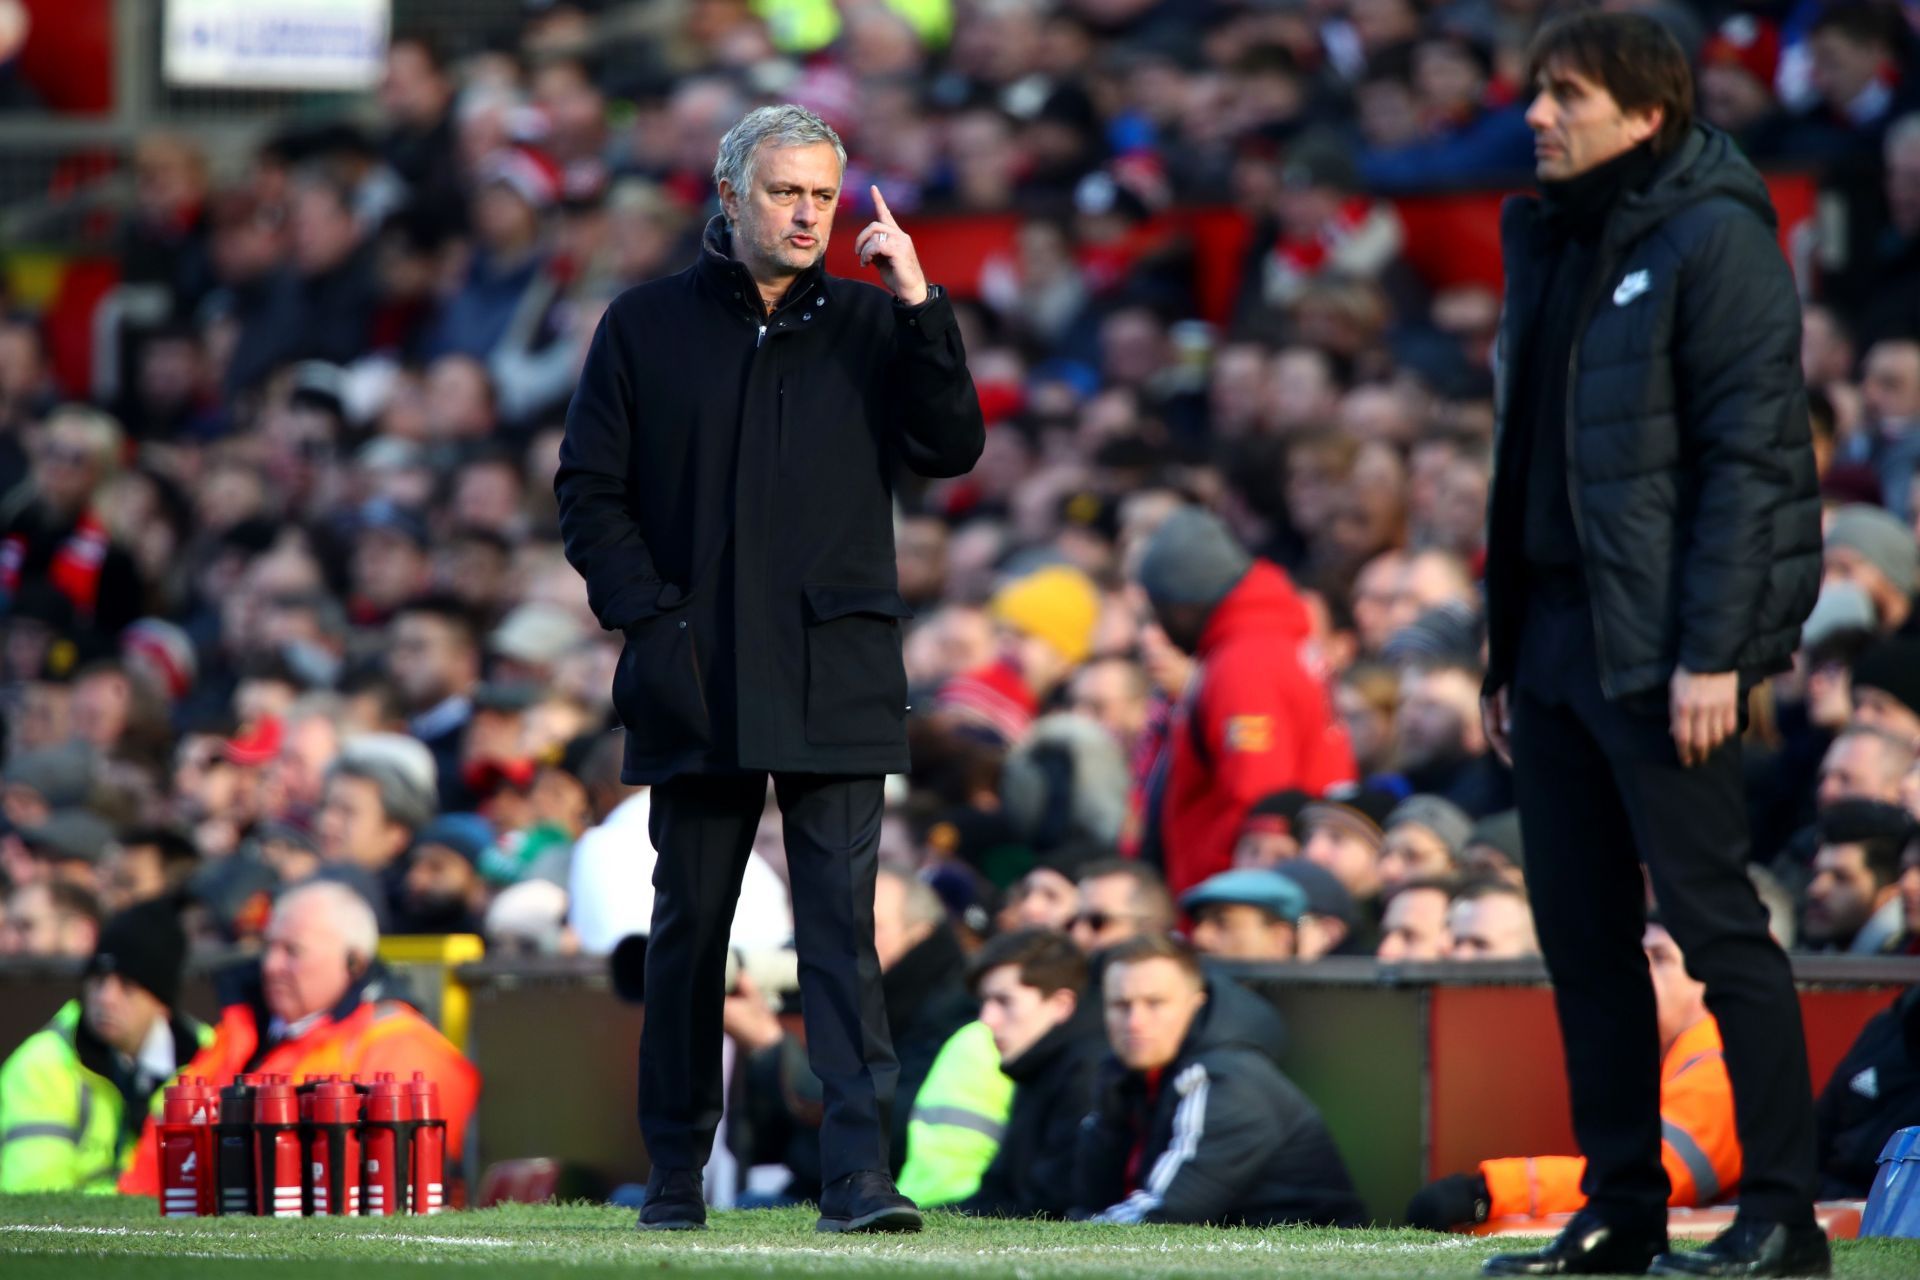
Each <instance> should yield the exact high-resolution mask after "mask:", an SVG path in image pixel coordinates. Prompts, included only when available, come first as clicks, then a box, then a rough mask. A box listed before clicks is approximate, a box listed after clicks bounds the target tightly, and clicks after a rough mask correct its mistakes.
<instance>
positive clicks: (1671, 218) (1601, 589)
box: [1486, 125, 1820, 698]
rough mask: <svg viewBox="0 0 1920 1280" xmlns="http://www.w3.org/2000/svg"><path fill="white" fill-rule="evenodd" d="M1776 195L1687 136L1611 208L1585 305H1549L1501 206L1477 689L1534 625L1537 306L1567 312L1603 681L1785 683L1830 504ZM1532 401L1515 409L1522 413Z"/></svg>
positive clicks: (1540, 251)
mask: <svg viewBox="0 0 1920 1280" xmlns="http://www.w3.org/2000/svg"><path fill="white" fill-rule="evenodd" d="M1774 226H1775V216H1774V212H1773V207H1772V205H1771V204H1770V203H1769V201H1768V197H1767V189H1766V186H1765V184H1764V183H1763V182H1762V181H1761V179H1760V175H1759V174H1758V173H1756V172H1755V171H1754V169H1753V166H1752V165H1750V164H1749V163H1748V162H1747V161H1746V159H1745V158H1744V157H1743V156H1741V154H1740V152H1739V150H1738V149H1737V148H1736V147H1735V146H1734V144H1733V143H1732V142H1731V141H1730V140H1729V139H1728V138H1727V136H1726V135H1725V134H1723V133H1720V132H1718V131H1717V130H1714V129H1711V128H1709V127H1707V126H1705V125H1696V126H1695V128H1694V131H1693V133H1692V135H1691V136H1689V137H1688V138H1687V140H1686V141H1685V142H1683V143H1682V144H1681V146H1680V148H1679V149H1678V150H1677V151H1676V152H1675V153H1674V155H1673V156H1672V157H1670V158H1669V159H1668V160H1667V161H1666V162H1665V163H1664V164H1663V165H1662V166H1661V169H1660V172H1659V173H1658V175H1657V176H1656V177H1655V178H1654V180H1653V181H1652V183H1650V184H1649V185H1648V186H1647V188H1646V189H1645V190H1643V191H1638V192H1629V193H1626V194H1624V195H1622V196H1621V198H1620V199H1619V200H1618V201H1617V202H1616V204H1615V206H1614V208H1613V212H1612V214H1611V215H1610V216H1609V218H1608V221H1607V225H1606V229H1605V231H1604V233H1603V235H1602V237H1601V241H1600V246H1599V251H1598V254H1597V255H1596V262H1597V265H1596V270H1595V272H1594V274H1593V276H1592V277H1591V278H1590V279H1589V281H1588V282H1587V285H1586V287H1585V288H1584V289H1583V290H1582V291H1581V294H1580V296H1579V297H1577V298H1552V299H1548V298H1543V297H1542V296H1541V293H1542V291H1543V289H1544V284H1545V280H1546V278H1547V276H1548V275H1549V273H1550V270H1551V266H1552V263H1551V259H1550V257H1549V249H1548V246H1547V237H1546V235H1545V232H1544V228H1543V227H1542V225H1541V220H1540V205H1539V202H1538V201H1537V200H1535V199H1533V198H1531V197H1515V198H1513V199H1511V200H1509V201H1508V202H1507V204H1506V206H1505V207H1504V208H1503V209H1502V211H1501V218H1500V235H1501V244H1502V251H1503V254H1504V257H1505V261H1506V268H1507V298H1506V308H1505V312H1504V315H1503V317H1502V320H1501V333H1500V340H1499V350H1500V352H1501V357H1502V358H1501V364H1502V365H1503V366H1504V367H1502V368H1500V370H1499V376H1498V378H1497V380H1496V387H1497V392H1496V395H1497V398H1498V400H1499V406H1498V414H1497V417H1498V419H1499V427H1498V435H1497V440H1498V443H1497V444H1496V448H1495V456H1496V462H1495V470H1494V479H1493V492H1492V498H1491V521H1490V528H1489V533H1488V540H1487V576H1486V581H1487V611H1488V620H1489V646H1490V661H1489V673H1488V680H1487V685H1488V688H1489V689H1497V688H1499V687H1501V686H1502V685H1504V684H1506V683H1507V682H1508V681H1510V680H1511V679H1512V677H1513V672H1514V664H1515V658H1516V648H1517V643H1518V638H1519V632H1520V626H1521V621H1522V618H1523V611H1524V607H1525V606H1524V600H1523V596H1524V592H1525V583H1524V581H1523V579H1524V574H1525V566H1524V563H1523V561H1522V552H1521V545H1522V544H1521V527H1522V520H1523V517H1524V507H1525V495H1524V493H1523V492H1522V489H1521V486H1522V485H1523V484H1524V483H1525V469H1524V466H1517V465H1514V463H1515V462H1516V461H1517V450H1516V449H1515V447H1514V445H1515V440H1514V432H1513V431H1512V430H1510V429H1509V428H1510V427H1515V426H1516V425H1517V427H1518V429H1521V430H1525V429H1527V428H1529V427H1530V426H1531V424H1530V423H1524V422H1521V423H1517V424H1516V423H1515V422H1513V421H1510V419H1511V418H1512V417H1513V414H1514V411H1515V408H1516V406H1515V404H1514V400H1513V397H1512V390H1513V386H1514V382H1515V369H1514V368H1513V364H1512V361H1513V359H1514V358H1515V353H1518V354H1519V355H1520V356H1522V357H1523V356H1524V353H1525V352H1526V341H1525V335H1526V334H1528V333H1529V332H1531V331H1532V330H1533V328H1534V325H1535V320H1536V317H1537V315H1538V313H1539V310H1540V308H1542V307H1543V306H1568V305H1572V306H1576V307H1578V308H1579V310H1578V312H1577V318H1576V320H1575V326H1574V333H1575V335H1576V339H1575V344H1574V353H1573V356H1572V360H1571V367H1570V368H1569V370H1568V377H1567V413H1566V431H1567V450H1566V451H1567V459H1568V465H1567V484H1568V487H1569V496H1570V498H1571V500H1572V504H1573V515H1574V525H1575V528H1576V530H1577V533H1578V536H1579V540H1580V551H1581V562H1582V567H1583V569H1584V572H1585V578H1586V587H1587V593H1588V599H1589V602H1590V605H1591V611H1592V615H1593V625H1594V633H1595V644H1596V648H1597V651H1598V653H1599V658H1600V683H1601V687H1602V688H1603V689H1604V690H1605V691H1606V693H1607V695H1608V696H1609V697H1612V698H1619V697H1624V696H1626V695H1629V694H1633V693H1638V692H1642V691H1645V690H1650V689H1654V688H1657V687H1662V686H1664V685H1665V684H1666V683H1667V681H1668V680H1669V679H1670V678H1671V676H1672V674H1673V670H1674V667H1675V665H1676V664H1681V665H1684V666H1685V667H1686V668H1687V669H1688V670H1689V671H1694V672H1700V673H1709V672H1725V671H1739V672H1741V673H1742V674H1743V675H1745V676H1747V677H1749V678H1758V677H1761V676H1765V675H1769V674H1772V673H1773V672H1776V671H1780V670H1784V669H1785V668H1786V667H1787V665H1788V663H1789V661H1790V659H1791V656H1792V654H1793V651H1794V649H1795V647H1796V646H1797V645H1798V643H1799V636H1800V624H1801V622H1802V621H1803V620H1804V619H1805V618H1806V616H1807V613H1808V611H1809V610H1810V609H1811V608H1812V607H1813V600H1814V596H1815V595H1816V594H1817V593H1818V591H1819V586H1820V501H1819V491H1818V486H1817V481H1816V478H1815V475H1814V464H1813V452H1812V447H1811V443H1810V441H1811V437H1810V435H1809V431H1808V425H1807V401H1806V393H1805V389H1804V387H1803V385H1802V382H1801V376H1800V307H1799V302H1798V299H1797V297H1796V295H1795V292H1794V285H1793V278H1792V276H1791V274H1790V273H1789V271H1788V269H1787V265H1786V263H1785V262H1784V261H1783V260H1782V258H1781V256H1780V250H1779V247H1778V243H1777V241H1776V239H1775V232H1774ZM1525 411H1526V406H1524V405H1520V406H1518V412H1521V413H1524V412H1525Z"/></svg>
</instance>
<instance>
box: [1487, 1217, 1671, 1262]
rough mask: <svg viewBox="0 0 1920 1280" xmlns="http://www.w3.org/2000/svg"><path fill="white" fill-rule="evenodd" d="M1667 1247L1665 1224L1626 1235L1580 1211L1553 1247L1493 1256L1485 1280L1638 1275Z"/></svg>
mask: <svg viewBox="0 0 1920 1280" xmlns="http://www.w3.org/2000/svg"><path fill="white" fill-rule="evenodd" d="M1666 1247H1667V1233H1666V1230H1665V1224H1664V1223H1663V1224H1662V1225H1661V1227H1659V1228H1654V1229H1651V1230H1649V1229H1647V1228H1642V1229H1640V1230H1638V1231H1629V1230H1627V1229H1625V1228H1623V1227H1616V1226H1614V1225H1613V1224H1612V1223H1610V1222H1608V1221H1607V1220H1606V1219H1605V1218H1603V1217H1601V1216H1600V1215H1599V1214H1597V1213H1591V1212H1587V1211H1585V1210H1582V1211H1581V1212H1579V1213H1577V1214H1575V1215H1574V1217H1573V1221H1572V1222H1569V1223H1568V1224H1567V1225H1566V1227H1565V1229H1563V1230H1562V1231H1561V1232H1560V1234H1559V1235H1558V1236H1556V1237H1554V1241H1553V1243H1552V1244H1550V1245H1548V1246H1547V1247H1546V1248H1544V1249H1541V1250H1538V1251H1536V1252H1534V1253H1496V1254H1494V1255H1493V1256H1492V1257H1491V1258H1488V1259H1487V1260H1486V1261H1485V1262H1483V1263H1481V1264H1480V1274H1481V1275H1485V1276H1638V1275H1645V1274H1646V1270H1647V1264H1648V1263H1649V1262H1652V1261H1653V1259H1654V1258H1655V1257H1656V1256H1657V1255H1659V1254H1660V1253H1662V1252H1664V1251H1665V1250H1666Z"/></svg>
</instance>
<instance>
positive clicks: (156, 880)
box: [100, 827, 200, 912]
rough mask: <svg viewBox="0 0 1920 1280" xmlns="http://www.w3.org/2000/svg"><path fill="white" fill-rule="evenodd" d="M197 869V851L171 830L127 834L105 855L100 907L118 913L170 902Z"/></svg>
mask: <svg viewBox="0 0 1920 1280" xmlns="http://www.w3.org/2000/svg"><path fill="white" fill-rule="evenodd" d="M199 865H200V851H199V850H198V849H195V848H194V847H193V842H192V841H190V840H189V839H187V837H186V836H185V835H184V834H182V833H181V832H180V831H178V830H176V829H174V828H172V827H140V828H135V829H133V830H130V831H127V832H125V833H124V834H123V835H121V837H120V839H119V840H118V841H116V842H115V843H114V844H113V845H112V846H111V847H110V848H109V849H108V850H107V851H106V857H105V863H104V865H103V866H102V868H101V871H100V900H101V905H102V906H103V907H104V908H105V909H106V910H108V911H110V912H121V911H126V910H128V909H129V908H132V907H135V906H138V905H140V904H141V903H143V902H154V901H172V900H173V899H174V898H175V897H176V895H178V894H179V893H180V891H181V890H182V889H184V888H185V887H186V884H187V881H188V880H189V879H190V878H191V877H192V875H193V873H194V871H195V870H196V869H198V867H199Z"/></svg>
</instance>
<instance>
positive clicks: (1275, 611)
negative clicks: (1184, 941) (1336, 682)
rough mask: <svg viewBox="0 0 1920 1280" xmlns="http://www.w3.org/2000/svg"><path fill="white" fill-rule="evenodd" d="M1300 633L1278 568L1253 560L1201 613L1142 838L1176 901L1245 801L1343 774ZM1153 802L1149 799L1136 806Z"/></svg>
mask: <svg viewBox="0 0 1920 1280" xmlns="http://www.w3.org/2000/svg"><path fill="white" fill-rule="evenodd" d="M1310 632H1311V627H1310V623H1309V621H1308V617H1307V609H1306V606H1305V605H1304V604H1303V603H1301V600H1300V597H1299V596H1298V595H1296V594H1295V593H1294V590H1293V585H1292V584H1291V583H1290V582H1288V581H1287V576H1286V574H1284V573H1282V572H1281V571H1280V570H1279V569H1278V568H1276V567H1275V566H1274V565H1272V564H1269V563H1267V562H1266V561H1264V560H1257V561H1255V562H1254V564H1253V567H1252V568H1251V569H1249V570H1247V574H1246V576H1245V577H1244V578H1242V579H1241V580H1240V582H1239V585H1237V586H1236V587H1234V589H1233V590H1232V591H1231V592H1230V593H1228V595H1227V598H1226V599H1224V600H1222V601H1221V602H1220V604H1219V607H1217V608H1216V609H1215V610H1214V612H1213V616H1212V617H1211V618H1210V619H1208V621H1207V628H1206V630H1205V632H1203V633H1202V635H1201V637H1200V645H1199V648H1198V649H1197V650H1196V652H1195V655H1194V656H1195V657H1196V658H1197V659H1198V664H1199V665H1198V667H1197V669H1196V670H1195V672H1194V677H1193V679H1194V684H1193V686H1192V687H1189V688H1188V690H1187V696H1186V697H1185V698H1184V699H1183V700H1182V702H1181V705H1180V708H1179V709H1178V711H1176V713H1175V714H1174V717H1173V723H1172V724H1171V725H1170V726H1169V728H1168V732H1167V746H1166V752H1167V755H1168V758H1167V759H1166V760H1165V761H1164V764H1165V769H1164V777H1165V781H1164V783H1162V784H1161V785H1162V786H1163V787H1164V790H1163V791H1162V793H1161V795H1160V798H1159V803H1158V806H1157V807H1158V815H1159V831H1158V835H1159V840H1158V841H1157V842H1152V841H1149V842H1148V843H1149V844H1154V843H1157V846H1158V848H1159V849H1160V851H1161V856H1162V858H1163V859H1164V862H1165V870H1166V876H1167V887H1168V888H1169V889H1171V890H1172V891H1173V894H1174V896H1175V897H1176V898H1177V897H1179V895H1180V894H1182V893H1184V892H1186V891H1187V890H1188V889H1191V888H1192V887H1193V886H1194V885H1196V884H1199V883H1200V882H1201V881H1202V880H1205V879H1206V878H1207V877H1208V876H1211V875H1216V874H1218V873H1219V872H1222V871H1225V870H1227V869H1228V868H1229V867H1231V866H1232V865H1233V846H1234V842H1235V840H1236V839H1238V838H1239V834H1240V826H1241V824H1242V822H1244V821H1245V819H1246V816H1247V810H1248V809H1250V808H1252V807H1253V803H1254V801H1256V800H1258V799H1260V798H1261V797H1262V796H1265V795H1268V794H1270V793H1272V792H1275V791H1284V790H1286V789H1287V788H1289V787H1298V788H1299V789H1301V790H1303V791H1307V792H1310V793H1312V794H1313V795H1321V794H1323V793H1324V792H1325V791H1326V790H1327V788H1329V787H1333V786H1338V785H1340V784H1342V783H1350V782H1352V781H1353V780H1354V775H1355V768H1354V762H1353V747H1352V745H1351V744H1350V743H1349V742H1348V741H1347V731H1346V727H1345V726H1344V725H1342V724H1341V723H1340V720H1339V718H1338V717H1337V716H1336V715H1335V714H1334V710H1333V700H1332V698H1331V697H1330V696H1329V695H1328V693H1327V689H1326V686H1325V685H1323V684H1322V683H1321V682H1320V681H1318V680H1316V679H1315V678H1314V677H1313V675H1312V674H1310V672H1309V671H1308V669H1307V665H1306V662H1305V661H1304V659H1303V656H1302V650H1303V648H1304V647H1305V646H1306V644H1307V642H1308V639H1309V636H1310ZM1155 772H1156V773H1159V772H1161V770H1156V771H1155ZM1149 785H1152V784H1151V783H1149ZM1154 809H1155V806H1154V804H1153V803H1152V801H1151V799H1149V800H1148V803H1147V804H1146V805H1145V807H1144V808H1142V809H1139V810H1136V811H1137V812H1144V813H1149V814H1151V813H1153V812H1154Z"/></svg>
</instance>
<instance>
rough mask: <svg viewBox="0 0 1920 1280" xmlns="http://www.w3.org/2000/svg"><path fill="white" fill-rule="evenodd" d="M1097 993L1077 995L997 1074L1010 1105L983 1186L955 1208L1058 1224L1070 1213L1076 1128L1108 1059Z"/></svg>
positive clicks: (1000, 1216)
mask: <svg viewBox="0 0 1920 1280" xmlns="http://www.w3.org/2000/svg"><path fill="white" fill-rule="evenodd" d="M1099 1007H1100V998H1099V990H1098V988H1094V989H1091V990H1089V991H1088V992H1087V993H1086V994H1084V995H1082V996H1081V999H1080V1004H1079V1006H1078V1007H1077V1008H1076V1009H1075V1010H1074V1014H1073V1016H1072V1017H1071V1018H1068V1019H1067V1020H1066V1021H1065V1022H1063V1023H1061V1024H1060V1025H1059V1026H1057V1027H1055V1028H1054V1029H1053V1030H1051V1031H1049V1032H1047V1034H1046V1035H1044V1036H1041V1037H1040V1039H1039V1040H1038V1041H1036V1042H1035V1043H1034V1045H1033V1047H1032V1048H1030V1049H1028V1050H1027V1051H1026V1052H1025V1053H1023V1054H1021V1055H1020V1056H1019V1057H1018V1058H1015V1059H1014V1060H1013V1061H1011V1062H1005V1063H1002V1064H1001V1066H1000V1069H1001V1070H1002V1071H1004V1072H1006V1074H1007V1077H1008V1078H1009V1079H1011V1080H1012V1081H1013V1106H1012V1107H1011V1108H1010V1109H1009V1111H1008V1112H1007V1128H1006V1134H1005V1136H1004V1137H1003V1138H1002V1139H1001V1140H1000V1150H999V1151H997V1152H995V1153H994V1157H993V1163H992V1164H990V1165H988V1166H987V1171H986V1172H985V1173H984V1174H982V1175H981V1176H980V1188H979V1190H977V1191H975V1192H974V1193H973V1194H972V1195H971V1196H969V1197H967V1199H965V1200H963V1201H961V1202H960V1203H959V1204H958V1205H956V1206H955V1208H957V1209H958V1210H959V1211H960V1212H962V1213H976V1214H981V1215H984V1216H988V1217H999V1218H1060V1217H1064V1216H1066V1212H1067V1210H1069V1209H1071V1208H1072V1207H1073V1162H1074V1154H1075V1148H1076V1145H1077V1144H1078V1142H1079V1138H1080V1122H1081V1121H1082V1120H1084V1119H1086V1115H1087V1110H1088V1108H1089V1107H1090V1106H1092V1104H1093V1088H1094V1082H1095V1080H1097V1079H1098V1078H1099V1074H1100V1064H1101V1063H1102V1062H1103V1061H1104V1060H1105V1059H1106V1056H1107V1039H1106V1032H1105V1030H1104V1029H1103V1028H1102V1027H1101V1025H1100V1013H1099Z"/></svg>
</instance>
